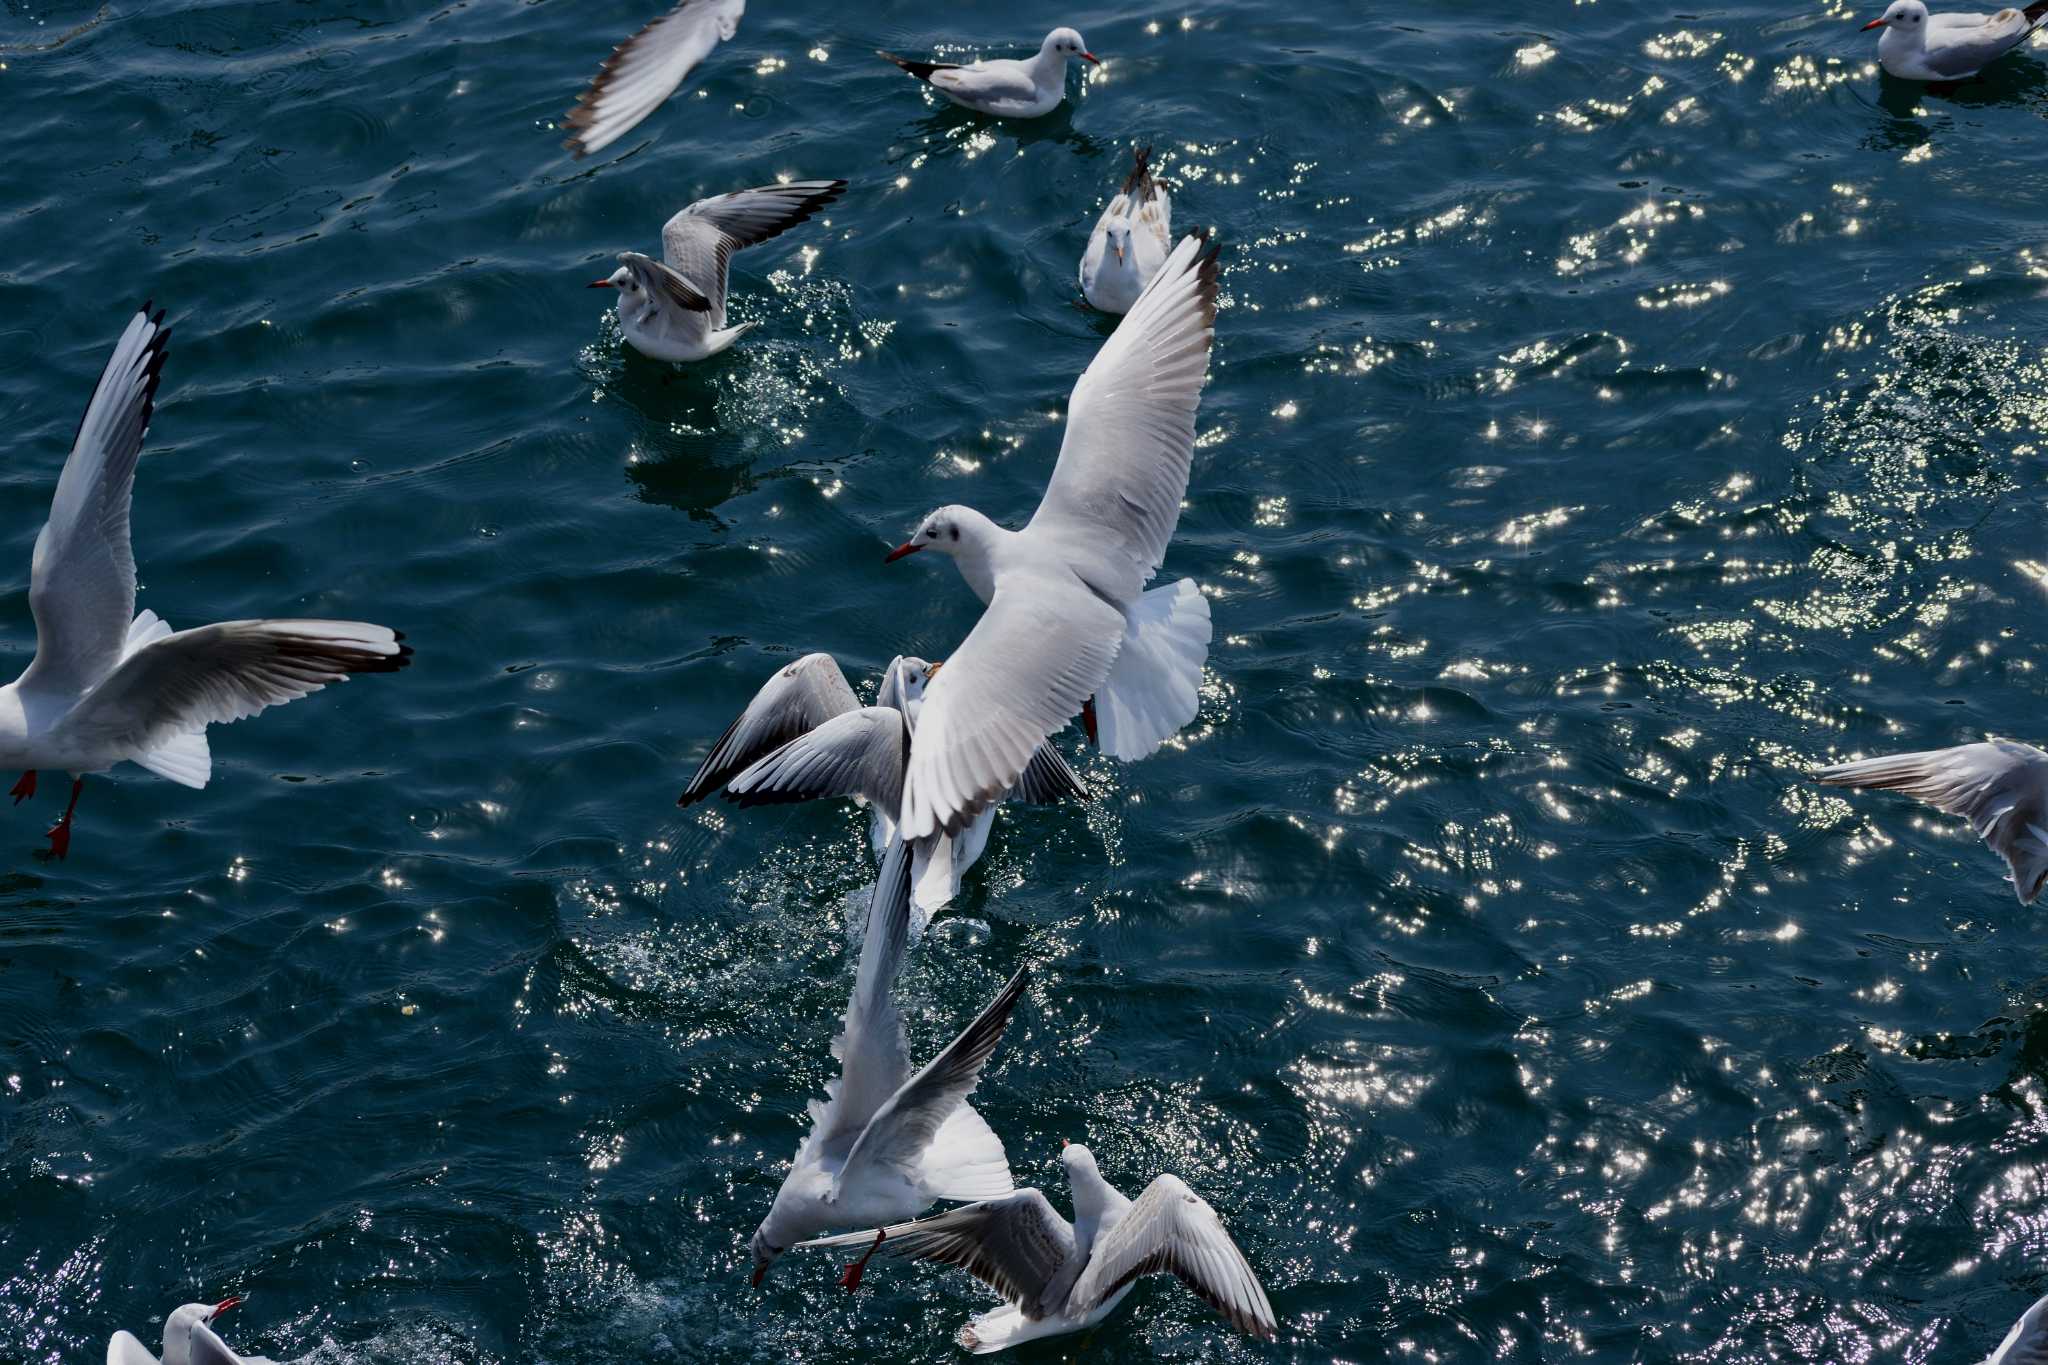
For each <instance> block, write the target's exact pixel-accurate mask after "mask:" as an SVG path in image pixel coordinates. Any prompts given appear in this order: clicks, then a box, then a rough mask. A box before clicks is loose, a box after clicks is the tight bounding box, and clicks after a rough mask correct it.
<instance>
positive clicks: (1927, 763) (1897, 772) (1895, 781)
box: [1813, 739, 2048, 905]
mask: <svg viewBox="0 0 2048 1365" xmlns="http://www.w3.org/2000/svg"><path fill="white" fill-rule="evenodd" d="M1813 780H1814V781H1816V782H1825V783H1827V784H1828V785H1829V786H1831V787H1874V788H1879V789H1882V790H1886V791H1901V792H1904V793H1906V795H1908V796H1917V797H1919V798H1920V799H1921V800H1922V801H1925V802H1926V803H1927V804H1928V805H1930V806H1933V807H1934V808H1935V809H1936V810H1941V811H1946V812H1948V813H1949V814H1950V815H1960V816H1962V817H1964V818H1965V819H1967V820H1968V821H1969V822H1970V824H1971V825H1972V826H1974V827H1975V828H1976V831H1977V837H1978V838H1980V839H1982V840H1983V841H1984V842H1985V844H1987V845H1988V846H1989V847H1990V849H1991V851H1992V852H1993V853H1996V854H1997V855H1998V856H1999V857H2001V858H2003V859H2005V865H2006V867H2007V868H2009V869H2010V870H2011V873H2012V889H2013V894H2014V895H2016V896H2018V897H2019V898H2020V904H2021V905H2032V904H2033V903H2034V898H2035V897H2036V896H2039V895H2040V894H2041V885H2042V883H2043V882H2048V754H2044V753H2042V752H2041V751H2040V750H2039V749H2036V748H2035V747H2034V746H2033V745H2031V744H2019V743H2016V742H2014V741H2013V740H2009V739H1993V740H1987V741H1985V742H1984V743H1982V744H1961V745H1957V746H1956V747H1955V748H1953V749H1928V750H1925V751H1923V752H1921V753H1914V754H1891V755H1889V756H1887V757H1884V758H1866V759H1862V760H1860V761H1858V762H1855V763H1838V764H1836V765H1835V766H1834V767H1832V768H1822V769H1821V770H1820V771H1819V772H1817V773H1815V774H1814V775H1813Z"/></svg>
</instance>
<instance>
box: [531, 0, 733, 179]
mask: <svg viewBox="0 0 2048 1365" xmlns="http://www.w3.org/2000/svg"><path fill="white" fill-rule="evenodd" d="M746 12H747V0H683V2H682V3H681V4H680V5H677V6H676V7H675V8H674V9H672V10H670V11H669V12H668V13H667V14H664V15H662V16H661V17H660V18H659V19H656V20H654V21H653V22H652V23H650V24H648V25H647V27H646V28H643V29H641V30H640V31H639V32H638V33H636V34H634V35H633V36H632V37H630V38H628V39H626V41H625V42H623V43H620V44H619V45H618V46H617V47H615V48H613V49H612V55H611V56H609V57H607V58H605V61H604V65H603V66H601V67H599V68H598V71H597V79H596V80H594V81H592V82H591V83H590V88H589V89H587V90H585V91H584V92H583V95H582V97H581V98H580V99H578V100H577V101H576V107H575V108H573V109H571V110H570V111H569V113H568V115H567V116H566V117H564V118H563V120H562V126H563V127H565V128H568V129H569V130H570V132H569V140H568V141H567V142H564V143H563V144H562V145H563V146H564V147H567V148H568V149H569V150H570V151H572V152H574V153H575V154H576V158H577V160H579V161H580V160H582V159H583V158H584V157H586V156H589V155H590V154H591V153H592V152H597V151H602V150H603V149H604V148H606V147H609V146H611V145H612V144H613V143H614V142H617V141H618V140H619V139H620V138H622V137H624V136H625V135H626V134H628V133H630V132H632V131H633V130H634V129H635V128H637V127H639V125H640V121H641V120H642V119H644V118H646V117H647V116H648V115H649V114H651V113H653V112H654V111H655V110H656V109H658V108H660V107H661V102H662V101H663V100H665V99H667V98H668V97H669V96H670V95H673V94H674V93H675V92H676V88H677V87H678V86H680V85H681V84H682V83H683V82H684V81H685V80H687V79H689V75H690V72H692V71H693V70H695V69H696V67H697V63H699V62H701V61H703V60H704V58H705V57H707V56H709V55H710V53H711V49H712V48H714V47H717V46H718V45H719V44H720V43H722V42H725V41H726V40H728V39H729V38H731V37H732V35H733V34H735V33H737V32H739V27H740V16H741V15H743V14H745V13H746Z"/></svg>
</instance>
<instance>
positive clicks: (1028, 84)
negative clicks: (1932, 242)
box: [876, 28, 1102, 118]
mask: <svg viewBox="0 0 2048 1365" xmlns="http://www.w3.org/2000/svg"><path fill="white" fill-rule="evenodd" d="M876 55H877V56H880V57H881V58H882V59H883V60H884V61H891V62H894V63H896V65H898V66H900V67H902V68H903V69H904V70H905V71H908V72H909V73H910V74H911V75H913V76H915V77H917V78H918V79H919V80H921V81H923V82H924V83H925V84H926V85H929V86H930V87H931V88H932V89H934V90H936V91H938V92H939V93H940V94H941V95H944V96H945V97H946V98H947V99H949V100H951V101H953V103H955V104H957V105H959V106H960V107H961V108H962V109H972V110H974V111H975V112H976V113H978V114H995V115H997V116H999V117H1002V118H1037V117H1038V116H1039V115H1040V114H1050V113H1051V112H1052V111H1053V110H1054V109H1056V108H1058V107H1059V103H1060V101H1061V100H1063V99H1065V98H1066V97H1067V63H1068V62H1069V61H1071V60H1072V59H1073V58H1075V57H1079V58H1080V59H1081V60H1082V61H1084V62H1093V63H1094V64H1095V65H1097V66H1101V65H1102V59H1101V58H1100V57H1098V56H1096V55H1095V54H1094V53H1093V52H1090V51H1089V50H1088V44H1086V43H1084V42H1082V41H1081V35H1080V34H1078V33H1076V32H1074V30H1072V29H1070V28H1056V29H1054V30H1053V31H1052V32H1050V33H1048V34H1046V35H1045V42H1044V43H1042V44H1041V45H1040V46H1039V49H1038V55H1037V56H1036V57H1033V58H1031V59H1030V60H1029V61H1021V62H1020V61H1015V60H1013V59H1010V58H1007V57H1004V58H998V59H996V60H994V61H987V62H976V63H975V64H974V65H972V66H960V65H957V64H956V63H953V62H918V61H912V60H911V59H910V58H908V57H899V56H897V55H896V54H895V53H893V52H883V51H881V50H880V49H879V48H878V49H876Z"/></svg>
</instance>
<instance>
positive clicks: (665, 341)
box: [590, 180, 846, 361]
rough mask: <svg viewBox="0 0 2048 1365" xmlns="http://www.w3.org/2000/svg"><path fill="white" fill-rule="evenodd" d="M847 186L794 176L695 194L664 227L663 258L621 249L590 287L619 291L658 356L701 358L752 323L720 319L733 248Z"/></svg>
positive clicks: (801, 215)
mask: <svg viewBox="0 0 2048 1365" xmlns="http://www.w3.org/2000/svg"><path fill="white" fill-rule="evenodd" d="M845 190H846V182H845V181H844V180H796V181H792V182H790V183H789V184H787V185H763V186H761V187H760V188H759V189H752V190H735V191H734V192H733V193H731V194H720V195H715V196H713V197H712V198H710V199H699V200H698V201H697V202H696V203H694V204H692V205H690V206H689V207H688V208H686V209H684V210H683V211H682V212H681V213H678V214H677V215H676V216H675V217H673V218H671V219H669V220H668V226H666V227H664V228H663V229H662V230H661V255H662V259H661V260H658V261H657V260H655V259H654V258H653V257H651V256H643V255H641V254H640V253H639V252H637V251H622V252H620V253H619V268H618V269H617V270H615V271H613V272H612V273H611V274H610V275H608V276H606V277H605V278H604V279H601V280H592V281H591V282H590V287H591V288H592V289H616V290H618V291H619V325H620V326H621V327H623V328H624V329H625V332H626V340H627V341H629V342H631V343H632V344H633V348H634V349H635V350H637V351H639V352H640V353H641V354H643V355H650V356H653V357H654V358H655V359H656V360H682V361H689V360H702V359H704V358H705V357H707V356H714V355H717V354H718V353H719V352H720V351H722V350H724V349H725V348H726V347H728V346H730V345H732V344H733V342H735V341H737V340H739V339H740V337H741V336H743V335H745V334H746V333H747V332H749V331H751V330H753V328H754V325H755V324H753V323H751V322H743V323H741V324H740V325H739V326H737V327H727V326H726V325H725V284H726V270H727V267H728V266H730V265H731V264H732V253H733V252H735V251H738V250H739V249H740V248H741V247H745V246H758V245H759V244H760V243H762V242H765V241H767V240H768V239H769V238H771V237H779V236H781V235H782V234H783V233H784V232H787V231H788V230H789V229H791V228H793V227H795V226H796V225H797V224H798V223H801V222H803V221H804V220H805V219H806V218H809V217H810V216H811V215H812V214H814V213H816V212H817V211H818V210H819V209H821V208H823V207H825V205H827V204H829V203H831V202H832V201H833V200H834V199H837V198H838V197H839V196H840V195H841V194H843V193H844V192H845Z"/></svg>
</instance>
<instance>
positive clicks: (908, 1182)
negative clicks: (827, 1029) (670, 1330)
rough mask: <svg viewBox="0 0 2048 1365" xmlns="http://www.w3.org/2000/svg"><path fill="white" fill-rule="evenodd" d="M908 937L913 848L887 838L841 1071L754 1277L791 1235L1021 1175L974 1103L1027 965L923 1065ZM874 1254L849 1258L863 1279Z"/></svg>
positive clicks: (795, 1168) (778, 1202)
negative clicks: (905, 981) (913, 1015)
mask: <svg viewBox="0 0 2048 1365" xmlns="http://www.w3.org/2000/svg"><path fill="white" fill-rule="evenodd" d="M909 938H910V857H909V850H908V849H907V848H905V847H904V844H903V841H902V840H900V839H899V840H897V841H896V842H894V843H892V844H891V845H890V846H889V856H888V857H887V858H885V859H884V860H883V862H882V874H881V876H880V877H879V878H877V879H876V881H875V895H874V899H873V900H872V901H870V902H869V905H868V927H867V937H866V939H865V941H863V942H862V944H861V949H860V966H859V968H858V969H857V971H856V973H855V976H854V983H853V994H852V997H851V998H850V999H849V1000H848V1001H847V1005H846V1027H845V1028H844V1029H843V1030H842V1031H841V1032H840V1035H839V1037H838V1039H837V1040H836V1041H835V1042H834V1043H833V1048H832V1050H833V1052H834V1053H835V1054H836V1055H837V1056H838V1058H839V1063H840V1067H839V1080H838V1081H837V1082H835V1083H834V1084H832V1085H829V1086H827V1087H826V1096H827V1098H826V1100H825V1102H824V1103H823V1104H820V1103H818V1102H816V1101H815V1100H814V1101H812V1103H811V1106H810V1115H811V1131H810V1133H809V1134H808V1135H807V1136H806V1137H805V1138H804V1141H803V1145H802V1146H801V1147H799V1148H797V1152H796V1160H795V1161H794V1162H793V1163H792V1164H791V1165H790V1169H789V1174H788V1175H787V1176H785V1177H784V1178H783V1181H782V1188H780V1189H779V1190H777V1191H776V1192H775V1203H774V1205H773V1206H772V1207H771V1208H770V1209H769V1210H768V1216H767V1217H766V1218H764V1219H762V1220H761V1226H760V1227H758V1228H756V1229H755V1230H754V1236H753V1240H752V1243H751V1250H752V1252H753V1257H754V1283H755V1284H756V1285H759V1284H760V1283H761V1280H762V1277H763V1276H765V1275H767V1273H768V1267H769V1266H771V1265H773V1264H775V1260H776V1258H777V1257H779V1256H781V1255H782V1253H783V1252H785V1251H787V1250H789V1248H790V1247H791V1245H793V1244H794V1243H796V1242H798V1241H800V1240H801V1239H803V1238H805V1237H810V1236H813V1235H815V1234H817V1233H820V1232H823V1231H825V1230H826V1229H828V1228H833V1227H848V1226H855V1227H858V1226H860V1225H862V1224H874V1223H886V1222H889V1221H891V1220H893V1219H900V1218H911V1217H915V1216H916V1214H917V1213H918V1211H919V1210H921V1209H923V1208H925V1207H926V1206H928V1205H930V1204H931V1203H932V1202H933V1201H934V1200H938V1199H952V1200H967V1199H992V1198H995V1197H996V1196H997V1195H1001V1194H1006V1193H1008V1192H1009V1191H1010V1190H1011V1189H1012V1188H1013V1187H1014V1182H1012V1181H1011V1179H1010V1164H1009V1161H1008V1159H1007V1158H1005V1157H1004V1155H1003V1144H1002V1140H1001V1139H1000V1138H998V1137H997V1136H996V1135H995V1133H994V1132H993V1131H992V1130H991V1129H990V1128H989V1126H988V1124H987V1123H986V1122H985V1121H983V1119H982V1117H981V1115H979V1114H977V1113H975V1112H974V1110H973V1108H971V1107H970V1106H969V1105H968V1103H967V1097H968V1096H969V1095H970V1094H972V1093H973V1091H974V1086H975V1082H976V1081H978V1080H980V1079H981V1069H982V1067H983V1066H985V1065H986V1064H987V1062H988V1059H989V1057H990V1056H992V1055H993V1054H994V1052H995V1050H996V1044H997V1043H999V1042H1001V1041H1002V1037H1003V1029H1004V1027H1005V1026H1006V1025H1007V1024H1008V1023H1009V1022H1010V1012H1011V1011H1012V1010H1014V1009H1015V1008H1016V1007H1017V1000H1018V997H1019V996H1021V995H1022V994H1023V991H1024V981H1025V972H1024V969H1022V968H1019V969H1018V971H1017V974H1016V975H1015V976H1013V977H1011V978H1010V980H1009V984H1007V985H1005V986H1004V987H1003V989H1002V990H1001V991H1000V992H999V993H998V994H997V995H996V998H995V999H994V1000H991V1001H990V1002H989V1003H988V1006H987V1007H986V1008H985V1009H983V1010H982V1012H981V1013H980V1014H979V1015H978V1016H976V1017H975V1020H974V1022H973V1023H971V1024H969V1025H968V1026H967V1027H966V1028H965V1029H964V1030H962V1031H961V1033H960V1036H959V1037H957V1038H955V1039H954V1040H953V1041H952V1042H951V1043H949V1044H947V1046H946V1048H945V1050H944V1051H942V1052H940V1053H939V1055H938V1056H936V1057H934V1058H933V1059H932V1060H931V1061H930V1063H928V1064H927V1065H926V1066H925V1068H924V1069H923V1070H921V1071H919V1072H917V1073H916V1074H914V1075H913V1074H912V1073H911V1070H910V1043H909V1040H908V1039H907V1038H905V1036H904V1033H903V1016H902V1015H901V1014H900V1013H899V1012H898V1011H897V1008H896V986H895V982H896V973H897V970H898V969H899V968H900V967H901V966H902V963H903V953H904V949H905V948H906V947H907V946H908V943H909ZM864 1264H865V1259H863V1260H862V1261H860V1262H856V1263H855V1264H854V1265H853V1266H852V1267H850V1268H849V1269H848V1270H847V1279H848V1282H850V1283H851V1284H858V1283H860V1267H861V1266H862V1265H864Z"/></svg>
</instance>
